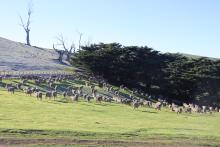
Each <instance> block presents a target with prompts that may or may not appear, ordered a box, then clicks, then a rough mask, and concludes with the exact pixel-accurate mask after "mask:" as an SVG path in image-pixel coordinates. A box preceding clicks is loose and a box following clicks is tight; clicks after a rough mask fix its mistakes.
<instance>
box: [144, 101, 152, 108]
mask: <svg viewBox="0 0 220 147" xmlns="http://www.w3.org/2000/svg"><path fill="white" fill-rule="evenodd" d="M143 105H144V106H148V107H152V102H151V101H144V102H143Z"/></svg>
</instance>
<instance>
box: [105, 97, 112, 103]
mask: <svg viewBox="0 0 220 147" xmlns="http://www.w3.org/2000/svg"><path fill="white" fill-rule="evenodd" d="M103 101H105V102H111V101H112V99H111V98H110V97H107V96H104V97H103Z"/></svg>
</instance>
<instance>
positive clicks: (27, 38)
mask: <svg viewBox="0 0 220 147" xmlns="http://www.w3.org/2000/svg"><path fill="white" fill-rule="evenodd" d="M29 32H30V30H27V31H26V35H27V36H26V41H27V45H29V46H31V44H30V36H29Z"/></svg>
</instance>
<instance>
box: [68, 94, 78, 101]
mask: <svg viewBox="0 0 220 147" xmlns="http://www.w3.org/2000/svg"><path fill="white" fill-rule="evenodd" d="M70 98H71V99H72V101H78V100H79V95H78V94H75V95H73V96H71V97H70Z"/></svg>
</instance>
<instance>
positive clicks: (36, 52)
mask: <svg viewBox="0 0 220 147" xmlns="http://www.w3.org/2000/svg"><path fill="white" fill-rule="evenodd" d="M57 58H58V54H57V53H56V52H55V51H54V50H50V49H44V48H38V47H30V46H27V45H25V44H22V43H19V42H14V41H10V40H7V39H4V38H1V37H0V71H17V70H62V69H64V68H66V67H68V66H67V65H62V64H60V63H59V62H58V61H57Z"/></svg>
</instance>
